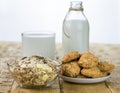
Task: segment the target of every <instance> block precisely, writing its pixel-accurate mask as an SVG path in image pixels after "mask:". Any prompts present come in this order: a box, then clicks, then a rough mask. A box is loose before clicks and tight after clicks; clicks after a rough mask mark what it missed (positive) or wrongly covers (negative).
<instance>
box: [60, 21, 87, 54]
mask: <svg viewBox="0 0 120 93" xmlns="http://www.w3.org/2000/svg"><path fill="white" fill-rule="evenodd" d="M62 39H63V40H62V43H63V44H62V45H63V54H66V53H68V52H70V51H79V53H83V52H85V51H88V49H89V26H88V21H87V20H68V21H66V22H65V23H64V27H63V37H62Z"/></svg>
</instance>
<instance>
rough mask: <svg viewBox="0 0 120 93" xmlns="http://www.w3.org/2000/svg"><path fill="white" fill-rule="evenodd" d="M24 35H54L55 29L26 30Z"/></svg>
mask: <svg viewBox="0 0 120 93" xmlns="http://www.w3.org/2000/svg"><path fill="white" fill-rule="evenodd" d="M21 35H22V36H40V35H45V36H49V35H50V36H51V35H52V36H54V35H55V32H53V31H46V30H43V31H24V32H22V33H21Z"/></svg>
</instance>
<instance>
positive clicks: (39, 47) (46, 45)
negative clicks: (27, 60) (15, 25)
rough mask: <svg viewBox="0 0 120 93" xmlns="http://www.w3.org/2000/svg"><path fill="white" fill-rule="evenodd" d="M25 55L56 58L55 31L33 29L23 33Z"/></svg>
mask: <svg viewBox="0 0 120 93" xmlns="http://www.w3.org/2000/svg"><path fill="white" fill-rule="evenodd" d="M22 50H23V56H24V57H25V56H31V55H39V56H40V55H41V56H44V57H48V58H50V59H54V58H55V51H56V49H55V33H54V32H50V31H47V32H46V31H33V32H24V33H22Z"/></svg>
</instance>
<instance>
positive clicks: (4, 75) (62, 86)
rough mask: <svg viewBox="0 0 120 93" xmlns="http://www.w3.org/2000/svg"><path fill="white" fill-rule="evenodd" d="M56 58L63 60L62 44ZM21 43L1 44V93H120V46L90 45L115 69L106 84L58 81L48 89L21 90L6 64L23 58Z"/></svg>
mask: <svg viewBox="0 0 120 93" xmlns="http://www.w3.org/2000/svg"><path fill="white" fill-rule="evenodd" d="M56 47H57V52H56V57H57V58H59V59H60V58H61V56H62V54H61V50H62V49H61V44H57V46H56ZM21 50H22V49H21V43H20V42H0V93H120V74H119V73H120V45H119V44H117V45H113V44H90V51H91V52H92V53H94V54H95V55H97V56H99V57H100V58H109V60H111V62H112V63H113V64H115V69H114V71H113V73H112V76H111V77H110V78H109V79H108V80H106V81H105V82H101V83H96V84H74V83H69V82H65V81H63V80H62V79H60V78H59V79H57V80H56V81H55V83H54V84H53V85H52V86H51V87H48V88H40V89H26V88H21V87H19V86H18V84H17V83H16V82H15V81H14V80H13V78H12V77H11V75H10V73H9V72H8V70H7V65H6V63H7V62H8V61H12V60H13V59H14V58H18V57H21Z"/></svg>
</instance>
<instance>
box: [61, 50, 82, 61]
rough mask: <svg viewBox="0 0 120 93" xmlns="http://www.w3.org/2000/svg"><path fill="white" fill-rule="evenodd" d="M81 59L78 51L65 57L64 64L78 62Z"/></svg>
mask: <svg viewBox="0 0 120 93" xmlns="http://www.w3.org/2000/svg"><path fill="white" fill-rule="evenodd" d="M79 57H80V54H79V53H78V52H77V51H73V52H69V53H67V54H65V55H64V56H63V58H62V63H67V62H70V61H73V60H76V59H78V58H79Z"/></svg>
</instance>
